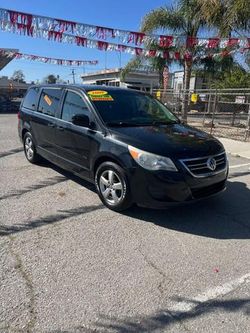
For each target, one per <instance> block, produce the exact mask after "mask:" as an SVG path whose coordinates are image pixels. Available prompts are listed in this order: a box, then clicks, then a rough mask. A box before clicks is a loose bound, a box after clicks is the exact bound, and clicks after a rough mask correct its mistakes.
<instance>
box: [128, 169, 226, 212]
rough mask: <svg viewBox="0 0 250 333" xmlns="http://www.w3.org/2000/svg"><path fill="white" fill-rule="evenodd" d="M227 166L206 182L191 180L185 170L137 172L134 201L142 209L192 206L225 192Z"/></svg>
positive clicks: (134, 177) (133, 188)
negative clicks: (187, 204)
mask: <svg viewBox="0 0 250 333" xmlns="http://www.w3.org/2000/svg"><path fill="white" fill-rule="evenodd" d="M227 176H228V166H227V168H226V169H225V170H223V171H222V172H220V173H217V174H215V175H211V176H208V177H205V178H195V177H192V175H190V174H189V173H188V172H185V170H181V171H179V172H168V171H157V172H150V171H147V170H145V169H143V168H141V167H138V168H136V169H134V172H133V174H132V176H131V179H130V185H131V192H132V196H133V199H134V201H135V202H136V203H137V204H138V205H139V206H143V207H150V208H164V207H168V206H175V205H178V204H181V203H189V202H192V201H195V200H199V199H202V198H206V197H209V196H212V195H215V194H217V193H219V192H221V191H223V190H224V189H225V187H226V180H227Z"/></svg>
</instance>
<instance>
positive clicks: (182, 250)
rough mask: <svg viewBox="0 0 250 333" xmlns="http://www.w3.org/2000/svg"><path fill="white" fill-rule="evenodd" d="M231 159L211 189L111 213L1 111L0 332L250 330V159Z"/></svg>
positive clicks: (85, 185) (242, 332)
mask: <svg viewBox="0 0 250 333" xmlns="http://www.w3.org/2000/svg"><path fill="white" fill-rule="evenodd" d="M229 160H230V175H229V180H228V186H227V190H226V191H225V192H223V193H222V194H220V195H218V196H216V197H214V198H210V199H206V200H204V201H200V202H198V203H195V204H191V205H188V206H182V207H176V208H171V209H167V210H150V209H143V208H137V207H134V208H132V209H131V210H129V211H127V212H125V213H122V214H121V213H115V212H112V211H110V210H108V209H107V208H105V207H104V206H103V205H102V204H101V202H100V200H99V198H98V196H97V194H96V193H95V190H94V188H93V186H92V185H90V184H88V183H87V182H85V181H83V180H81V179H79V178H77V177H75V176H72V175H70V174H69V173H67V172H65V171H63V170H62V169H60V168H57V167H55V166H53V165H52V164H50V163H48V162H42V163H40V165H32V164H29V163H28V162H27V160H26V159H25V157H24V153H23V151H22V147H21V143H20V141H19V139H18V136H17V117H16V115H13V114H12V115H4V114H1V115H0V332H1V333H16V332H18V333H33V332H34V333H83V332H84V333H85V332H86V333H87V332H91V333H92V332H108V333H111V332H117V333H122V332H129V333H130V332H133V333H137V332H138V333H139V332H154V333H155V332H157V333H158V332H178V333H182V332H199V333H200V332H211V333H212V332H213V333H214V332H223V333H230V332H233V333H236V332H239V333H245V332H249V327H250V321H249V315H250V259H249V258H250V242H249V239H250V159H247V158H244V157H240V156H232V155H229Z"/></svg>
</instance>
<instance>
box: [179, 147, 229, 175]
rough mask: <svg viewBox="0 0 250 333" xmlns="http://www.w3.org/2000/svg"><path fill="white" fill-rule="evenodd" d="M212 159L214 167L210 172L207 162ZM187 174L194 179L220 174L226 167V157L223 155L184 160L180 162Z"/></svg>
mask: <svg viewBox="0 0 250 333" xmlns="http://www.w3.org/2000/svg"><path fill="white" fill-rule="evenodd" d="M211 159H214V160H215V162H216V167H215V169H214V170H211V169H210V168H209V167H208V161H209V160H211ZM180 162H181V163H182V165H183V166H184V167H185V168H186V169H187V170H188V172H189V173H190V174H191V175H192V176H194V177H207V176H210V175H214V174H217V173H219V172H222V171H224V170H225V169H226V167H227V157H226V154H225V153H221V154H218V155H214V156H206V157H201V158H193V159H185V160H181V161H180Z"/></svg>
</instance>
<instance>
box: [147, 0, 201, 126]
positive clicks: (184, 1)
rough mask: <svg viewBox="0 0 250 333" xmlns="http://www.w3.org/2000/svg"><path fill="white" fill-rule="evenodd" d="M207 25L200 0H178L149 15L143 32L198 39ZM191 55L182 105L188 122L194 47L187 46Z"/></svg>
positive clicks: (187, 62) (184, 117)
mask: <svg viewBox="0 0 250 333" xmlns="http://www.w3.org/2000/svg"><path fill="white" fill-rule="evenodd" d="M204 25H205V20H204V17H203V15H202V12H201V4H200V2H199V1H198V0H178V2H177V5H176V6H166V7H160V8H158V9H155V10H152V11H151V12H150V13H149V14H147V15H146V16H145V17H144V19H143V22H142V26H141V31H142V32H144V33H153V32H154V31H155V30H158V29H162V30H164V31H166V34H167V31H169V30H170V31H171V32H172V33H178V34H179V35H183V36H186V37H187V36H189V37H197V35H198V32H199V30H200V28H201V27H203V26H204ZM187 51H188V52H189V54H190V57H189V58H188V59H185V60H184V62H183V66H184V91H185V93H184V98H183V104H182V119H183V120H184V121H187V112H188V90H189V87H190V78H191V71H192V65H193V60H192V58H193V55H194V52H195V49H194V47H193V46H187Z"/></svg>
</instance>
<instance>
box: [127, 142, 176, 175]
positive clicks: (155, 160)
mask: <svg viewBox="0 0 250 333" xmlns="http://www.w3.org/2000/svg"><path fill="white" fill-rule="evenodd" d="M128 150H129V152H130V155H131V156H132V157H133V159H134V160H135V161H136V162H137V163H138V164H139V165H140V166H141V167H143V168H144V169H147V170H168V171H178V170H177V169H176V166H175V165H174V163H173V162H172V160H171V159H170V158H168V157H164V156H159V155H155V154H151V153H147V152H146V151H143V150H140V149H137V148H135V147H132V146H128Z"/></svg>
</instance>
